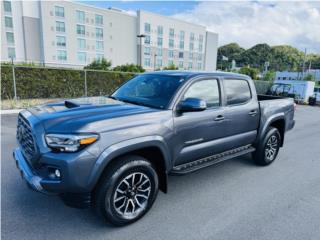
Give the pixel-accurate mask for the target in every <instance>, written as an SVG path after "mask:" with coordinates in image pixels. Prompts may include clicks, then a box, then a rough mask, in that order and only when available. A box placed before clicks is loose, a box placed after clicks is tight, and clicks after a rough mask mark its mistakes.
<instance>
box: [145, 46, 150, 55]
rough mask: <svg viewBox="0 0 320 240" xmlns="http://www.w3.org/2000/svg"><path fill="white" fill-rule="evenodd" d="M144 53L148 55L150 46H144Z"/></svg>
mask: <svg viewBox="0 0 320 240" xmlns="http://www.w3.org/2000/svg"><path fill="white" fill-rule="evenodd" d="M144 55H150V47H144Z"/></svg>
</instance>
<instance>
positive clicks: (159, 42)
mask: <svg viewBox="0 0 320 240" xmlns="http://www.w3.org/2000/svg"><path fill="white" fill-rule="evenodd" d="M158 47H162V38H161V37H158Z"/></svg>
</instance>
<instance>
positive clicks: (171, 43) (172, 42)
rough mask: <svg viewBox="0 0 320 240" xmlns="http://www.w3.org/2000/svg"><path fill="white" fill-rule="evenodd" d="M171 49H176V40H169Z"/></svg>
mask: <svg viewBox="0 0 320 240" xmlns="http://www.w3.org/2000/svg"><path fill="white" fill-rule="evenodd" d="M169 48H174V40H173V39H169Z"/></svg>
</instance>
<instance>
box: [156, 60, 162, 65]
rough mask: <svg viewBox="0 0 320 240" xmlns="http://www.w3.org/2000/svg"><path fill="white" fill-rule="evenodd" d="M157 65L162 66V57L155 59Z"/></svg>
mask: <svg viewBox="0 0 320 240" xmlns="http://www.w3.org/2000/svg"><path fill="white" fill-rule="evenodd" d="M157 67H162V59H161V58H158V59H157Z"/></svg>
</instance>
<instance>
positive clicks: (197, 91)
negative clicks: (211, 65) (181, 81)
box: [183, 79, 220, 108]
mask: <svg viewBox="0 0 320 240" xmlns="http://www.w3.org/2000/svg"><path fill="white" fill-rule="evenodd" d="M186 98H200V99H202V100H204V101H206V103H207V107H208V108H210V107H216V106H219V105H220V93H219V86H218V81H217V80H215V79H212V80H211V79H210V80H201V81H198V82H195V83H194V84H192V85H191V87H190V88H189V89H188V90H187V91H186V93H185V94H184V97H183V99H186Z"/></svg>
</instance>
